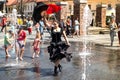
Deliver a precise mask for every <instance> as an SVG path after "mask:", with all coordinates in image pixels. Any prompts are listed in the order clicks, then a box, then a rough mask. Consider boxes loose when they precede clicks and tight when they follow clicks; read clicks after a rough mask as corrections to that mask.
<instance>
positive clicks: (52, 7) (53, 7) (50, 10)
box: [46, 4, 61, 14]
mask: <svg viewBox="0 0 120 80" xmlns="http://www.w3.org/2000/svg"><path fill="white" fill-rule="evenodd" d="M48 6H49V7H48V9H47V11H46V12H47V14H52V13H57V12H59V11H60V10H61V7H60V6H58V5H56V4H48Z"/></svg>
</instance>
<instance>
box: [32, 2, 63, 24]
mask: <svg viewBox="0 0 120 80" xmlns="http://www.w3.org/2000/svg"><path fill="white" fill-rule="evenodd" d="M60 10H61V7H60V6H58V5H56V4H45V3H43V2H39V3H37V6H35V8H34V11H33V21H35V22H39V21H40V19H41V18H42V17H43V15H44V12H45V13H47V14H52V13H57V12H59V11H60Z"/></svg>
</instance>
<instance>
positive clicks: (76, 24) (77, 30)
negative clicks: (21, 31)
mask: <svg viewBox="0 0 120 80" xmlns="http://www.w3.org/2000/svg"><path fill="white" fill-rule="evenodd" d="M74 23H75V32H74V33H73V35H75V34H76V35H77V36H79V21H78V18H76V20H75V22H74Z"/></svg>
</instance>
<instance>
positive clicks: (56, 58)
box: [46, 21, 70, 76]
mask: <svg viewBox="0 0 120 80" xmlns="http://www.w3.org/2000/svg"><path fill="white" fill-rule="evenodd" d="M46 23H47V22H46ZM47 24H48V23H47ZM48 26H50V25H49V24H48ZM52 26H53V27H51V37H52V39H51V42H50V46H48V53H50V60H51V61H52V62H53V63H54V64H55V67H54V75H55V76H57V75H58V71H57V69H59V71H61V69H62V67H61V65H60V60H61V59H63V58H65V57H66V54H67V53H66V50H67V48H68V47H69V45H70V43H69V41H68V39H67V36H66V33H65V31H64V30H63V29H62V28H60V27H59V24H58V23H57V21H54V22H53V23H52ZM62 35H63V37H64V39H65V41H66V43H65V42H63V41H62V39H61V36H62Z"/></svg>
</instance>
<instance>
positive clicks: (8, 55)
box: [5, 46, 11, 57]
mask: <svg viewBox="0 0 120 80" xmlns="http://www.w3.org/2000/svg"><path fill="white" fill-rule="evenodd" d="M8 49H9V46H5V53H6V57H11V56H10V54H9V53H8Z"/></svg>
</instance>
